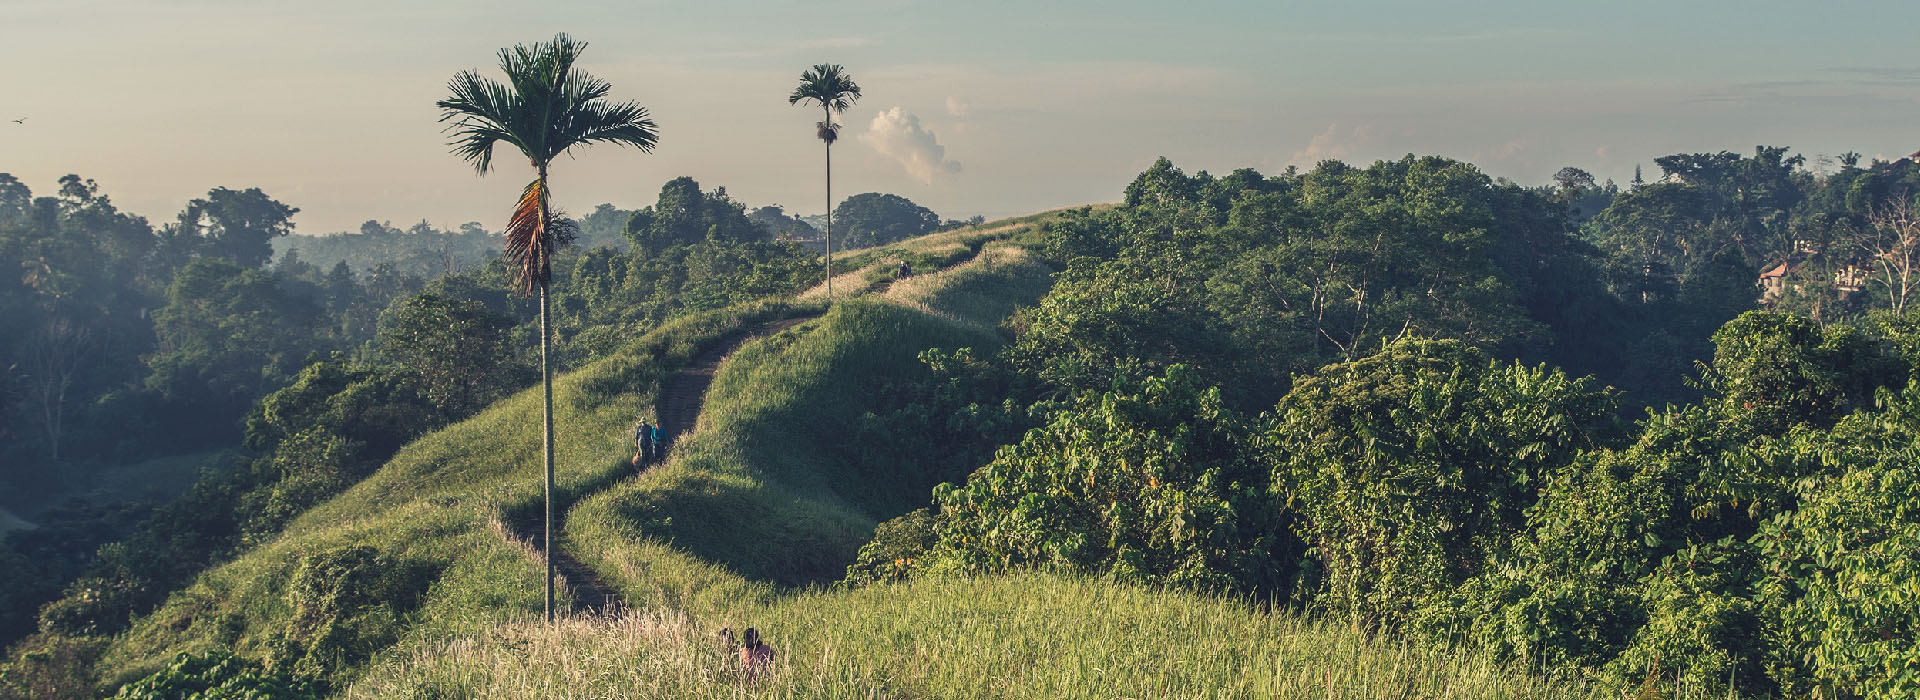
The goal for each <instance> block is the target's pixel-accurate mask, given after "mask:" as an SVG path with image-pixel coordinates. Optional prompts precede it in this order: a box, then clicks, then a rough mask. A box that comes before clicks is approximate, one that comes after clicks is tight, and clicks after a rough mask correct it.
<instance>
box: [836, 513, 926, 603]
mask: <svg viewBox="0 0 1920 700" xmlns="http://www.w3.org/2000/svg"><path fill="white" fill-rule="evenodd" d="M939 542H940V532H939V530H938V523H937V521H936V520H935V518H934V515H933V511H931V510H929V509H926V508H921V509H919V510H915V511H913V512H910V513H907V514H906V515H902V516H900V517H898V518H894V519H892V520H888V521H886V522H884V523H880V526H879V527H876V528H874V529H873V540H872V541H870V542H868V543H867V544H866V545H865V546H862V547H861V548H860V554H859V555H858V556H855V557H854V560H853V563H852V564H850V565H848V566H847V577H846V579H845V582H846V583H850V584H855V585H860V584H868V583H888V582H894V581H905V580H906V579H907V578H908V577H909V576H910V575H912V573H913V572H914V571H916V570H918V569H919V568H920V567H921V565H922V560H924V559H925V558H926V556H927V552H928V551H930V550H932V549H933V547H934V545H936V544H938V543H939Z"/></svg>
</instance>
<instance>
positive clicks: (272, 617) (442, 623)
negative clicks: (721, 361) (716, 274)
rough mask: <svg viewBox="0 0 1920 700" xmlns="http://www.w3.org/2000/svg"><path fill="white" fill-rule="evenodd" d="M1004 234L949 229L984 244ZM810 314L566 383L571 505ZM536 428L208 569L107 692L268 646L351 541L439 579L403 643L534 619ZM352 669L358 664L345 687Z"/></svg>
mask: <svg viewBox="0 0 1920 700" xmlns="http://www.w3.org/2000/svg"><path fill="white" fill-rule="evenodd" d="M1007 233H1008V232H1007V231H999V232H994V233H986V234H983V233H981V232H979V231H962V232H956V233H952V234H943V235H944V236H946V237H948V238H951V239H955V240H966V241H967V242H968V244H969V245H975V246H977V245H980V244H984V242H985V241H986V240H989V239H994V238H999V237H1003V236H1005V235H1007ZM949 244H951V241H946V242H943V243H942V245H949ZM905 247H906V248H912V249H917V248H918V247H919V244H917V243H908V244H905ZM968 252H969V253H970V252H971V251H968ZM948 262H951V260H949V261H948ZM934 264H940V261H934ZM813 310H817V307H809V306H807V305H806V304H804V303H800V304H797V305H796V303H793V302H781V301H765V302H759V303H756V304H749V305H743V306H739V307H734V308H730V309H725V310H721V311H715V312H709V313H705V314H697V315H693V316H689V317H686V318H682V319H678V320H676V321H673V322H670V323H668V324H666V325H664V326H663V327H661V328H660V329H658V330H656V331H655V332H653V333H649V334H648V335H647V336H645V337H644V338H641V339H638V340H636V342H634V343H633V344H632V345H630V346H628V347H626V348H623V349H622V350H620V351H618V352H616V353H614V354H613V355H611V356H609V357H606V358H602V359H600V360H597V361H595V362H592V363H590V364H588V365H587V366H585V367H582V368H581V369H580V370H578V371H575V372H571V373H568V374H565V375H563V376H560V377H558V378H557V379H556V381H555V386H554V396H555V409H556V415H555V429H556V431H557V432H558V433H559V435H560V440H559V441H558V442H557V445H556V465H555V469H556V480H557V488H558V490H559V496H560V500H561V502H562V503H563V504H564V503H571V502H573V501H575V500H577V499H578V498H579V497H580V496H582V495H584V494H588V493H592V492H596V491H599V490H602V489H604V488H606V487H607V486H608V485H610V484H612V483H614V482H616V481H618V480H619V479H620V478H622V477H624V476H625V475H627V474H628V473H629V471H628V469H629V467H628V466H627V464H626V460H625V457H626V456H627V455H628V454H629V452H630V447H629V446H628V444H627V440H628V439H629V438H628V432H627V428H628V426H629V425H630V424H631V421H632V420H633V416H634V415H635V413H636V412H637V411H638V410H639V409H640V407H642V406H646V405H650V404H652V403H654V401H655V399H656V397H657V393H658V391H659V386H660V382H661V380H662V378H664V377H665V376H666V375H667V373H669V372H671V371H673V370H674V369H676V368H677V367H679V366H681V365H683V364H685V363H686V362H687V361H688V360H689V359H690V358H692V357H694V356H695V355H697V354H699V353H700V352H701V351H702V350H704V349H705V348H706V347H709V346H711V345H712V344H714V343H716V342H719V341H720V340H721V339H723V338H725V337H727V336H729V335H732V334H734V333H737V332H740V331H742V330H744V329H747V328H750V327H753V326H757V325H760V324H762V323H764V322H767V321H770V320H775V319H779V318H785V317H790V316H794V315H801V314H804V313H807V312H809V311H813ZM539 432H540V395H539V390H538V389H537V388H535V389H530V390H528V391H525V392H522V393H520V394H517V395H515V396H513V397H511V398H509V399H506V400H504V401H501V402H499V403H497V404H495V405H494V406H491V407H489V408H488V409H487V410H486V411H483V412H482V413H480V414H479V415H476V416H474V417H473V418H471V419H469V420H466V421H463V422H461V423H458V424H455V425H452V426H449V427H447V428H445V429H443V430H440V431H437V432H435V433H432V434H429V435H427V436H424V437H422V438H420V439H419V440H417V441H415V442H414V443H412V444H410V445H408V446H407V447H406V448H404V449H402V450H401V452H400V453H399V454H397V455H395V457H394V458H393V459H392V460H390V461H389V463H388V464H386V465H384V466H383V467H382V468H381V469H380V470H379V471H378V472H376V473H375V474H374V475H372V476H371V477H369V478H367V479H366V480H364V481H362V482H361V483H359V484H357V485H355V486H354V487H353V488H352V489H349V490H348V491H347V492H346V493H343V494H341V495H340V496H339V497H336V498H334V499H332V500H330V501H328V502H326V503H324V504H322V505H320V506H317V507H315V508H313V509H312V510H310V511H308V512H307V513H305V514H303V515H302V516H301V517H300V518H299V519H297V520H296V521H295V522H294V523H292V524H291V525H290V526H289V527H288V528H287V529H286V534H285V535H283V536H281V537H279V538H277V539H275V540H274V541H271V542H269V543H266V544H264V545H261V546H259V547H257V548H255V549H254V550H251V551H249V552H247V553H246V554H244V555H242V556H240V557H239V558H237V559H235V560H234V561H231V562H227V563H225V564H222V565H219V566H216V567H214V568H212V569H209V570H208V571H207V572H205V573H203V574H202V575H201V576H200V577H199V578H198V579H197V580H196V581H195V582H194V583H193V584H192V585H190V586H189V587H187V588H186V589H183V590H181V591H178V592H176V593H175V594H173V595H172V596H171V597H170V598H169V599H168V601H167V602H166V603H165V604H164V605H163V606H162V607H161V608H160V609H158V610H156V611H155V612H154V613H152V614H150V615H148V616H146V617H144V618H142V619H140V620H137V621H136V622H135V625H134V627H133V629H132V630H130V631H129V632H127V633H126V634H124V635H122V636H120V637H118V638H116V639H115V640H114V641H113V643H112V644H111V646H110V647H109V649H108V650H107V652H106V655H105V657H104V658H103V660H102V662H101V664H100V665H99V667H98V669H97V670H98V671H99V672H100V674H101V676H102V678H103V682H104V686H105V687H107V688H109V689H110V688H112V687H114V686H117V685H119V684H121V683H124V682H126V681H129V680H132V679H134V678H138V677H140V676H143V675H145V674H147V673H150V672H152V671H154V670H156V669H158V668H159V667H161V666H163V665H164V664H165V663H166V662H167V661H169V660H170V659H171V658H172V657H173V656H174V655H176V654H178V653H181V652H202V651H206V650H209V649H212V648H219V647H225V648H231V649H233V650H235V651H237V652H239V653H240V654H242V655H247V656H255V657H259V656H263V655H265V654H266V652H267V650H268V649H269V648H270V647H271V645H272V644H274V637H275V635H276V634H279V633H280V632H281V631H282V630H284V629H285V628H286V626H287V624H288V622H289V620H290V618H291V617H292V616H293V615H294V612H295V611H294V610H293V607H292V605H291V604H290V603H289V601H288V600H287V597H288V596H287V593H286V590H287V587H288V584H289V582H290V581H291V579H292V578H293V575H294V572H295V571H296V570H297V569H298V567H299V566H300V562H301V561H302V559H303V558H304V557H307V556H309V555H311V554H312V553H315V552H318V551H323V550H327V549H333V548H338V547H343V546H347V545H368V546H372V547H374V548H375V549H377V550H378V551H379V552H380V553H381V554H383V555H386V556H387V557H389V558H391V559H393V560H397V561H403V562H407V563H410V564H414V565H418V566H422V567H424V568H426V569H427V570H429V571H430V572H431V576H430V577H429V578H428V579H427V583H426V585H427V586H428V588H427V589H426V590H425V591H424V594H423V595H421V596H420V602H419V604H418V607H416V608H414V609H411V610H408V611H405V612H404V614H403V615H402V617H403V619H400V620H398V621H397V625H396V627H397V628H398V629H401V630H403V631H404V632H403V635H402V637H401V638H400V639H399V640H397V641H398V642H400V643H401V644H415V643H420V642H422V641H424V640H435V639H445V638H449V637H457V636H463V635H474V634H484V633H486V631H488V630H491V629H494V628H496V627H498V626H500V625H502V624H506V623H508V622H511V621H515V620H521V619H525V618H528V617H531V616H535V615H537V614H538V612H539V611H540V609H541V605H542V601H541V598H542V595H543V590H544V589H543V588H542V587H541V578H542V570H541V568H540V566H539V565H538V563H537V561H536V560H535V559H534V558H532V557H529V552H528V551H526V550H524V549H523V548H521V547H518V546H516V545H514V544H512V543H510V542H508V541H507V540H506V539H505V538H503V537H502V536H501V534H500V533H499V532H498V531H497V529H496V527H495V525H496V523H498V522H499V521H500V519H501V518H502V517H504V516H505V515H506V514H513V513H521V512H527V511H531V510H534V509H537V508H538V507H539V505H540V503H541V496H542V494H541V486H540V484H541V479H540V469H541V466H540V459H539V450H540V441H539ZM871 527H872V523H871V522H870V521H866V520H859V521H851V522H850V525H849V527H847V528H843V533H842V534H841V536H840V537H841V538H840V540H838V541H837V542H836V544H835V546H836V547H839V548H840V549H845V548H846V547H857V546H858V545H859V544H860V542H861V541H863V539H861V538H862V537H863V535H862V534H860V533H864V532H866V531H868V530H870V529H871ZM835 551H838V550H835ZM661 554H662V558H663V559H668V560H674V559H676V558H677V559H678V560H685V561H683V562H682V565H681V566H678V567H677V568H676V571H677V572H678V573H679V574H680V575H686V576H698V575H703V574H702V572H706V573H707V574H712V576H710V578H711V579H712V581H710V582H708V583H706V584H702V585H698V586H694V585H688V586H684V587H685V588H687V589H690V590H703V591H715V592H716V593H713V594H711V595H718V593H717V592H718V591H724V590H727V588H726V587H727V586H732V587H755V586H756V584H748V583H746V582H745V580H744V579H741V578H740V577H738V576H735V575H732V574H731V573H726V574H725V575H719V572H721V570H720V569H719V568H718V567H715V566H712V565H708V564H704V563H701V562H698V561H697V560H692V559H691V558H690V557H687V556H686V555H685V554H684V553H681V552H679V551H677V550H675V551H663V552H662V553H661ZM840 565H841V566H843V565H844V564H840ZM821 570H822V571H824V570H825V569H821ZM834 573H835V574H837V570H836V571H835V572H834ZM759 588H760V589H761V590H764V591H769V592H770V590H771V589H768V588H765V587H764V585H759ZM563 595H564V593H563ZM727 597H728V598H729V599H733V598H737V596H727ZM562 602H563V604H564V603H566V602H567V601H562ZM353 675H355V674H354V673H353V672H351V670H350V672H349V673H347V674H345V675H343V676H342V677H341V678H339V680H350V679H351V678H352V676H353Z"/></svg>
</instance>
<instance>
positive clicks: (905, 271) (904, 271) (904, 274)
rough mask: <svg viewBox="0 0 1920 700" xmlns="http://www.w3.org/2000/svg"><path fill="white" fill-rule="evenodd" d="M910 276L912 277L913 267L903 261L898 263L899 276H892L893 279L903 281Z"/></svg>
mask: <svg viewBox="0 0 1920 700" xmlns="http://www.w3.org/2000/svg"><path fill="white" fill-rule="evenodd" d="M912 276H913V265H912V264H910V263H908V262H907V261H905V260H902V261H900V274H898V275H894V279H896V280H903V279H906V278H908V277H912Z"/></svg>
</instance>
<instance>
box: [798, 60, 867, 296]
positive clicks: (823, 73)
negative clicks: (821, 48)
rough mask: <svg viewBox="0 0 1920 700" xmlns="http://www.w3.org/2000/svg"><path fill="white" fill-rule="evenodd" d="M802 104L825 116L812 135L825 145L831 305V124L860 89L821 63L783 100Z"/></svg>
mask: <svg viewBox="0 0 1920 700" xmlns="http://www.w3.org/2000/svg"><path fill="white" fill-rule="evenodd" d="M806 100H813V101H814V102H817V103H819V104H820V109H822V110H824V111H825V112H826V116H825V118H824V119H821V120H820V123H819V124H817V125H815V126H816V127H817V128H816V130H815V131H814V134H815V135H817V136H819V137H820V140H821V141H825V142H826V143H827V301H829V302H831V301H833V142H834V141H836V140H838V139H839V138H840V125H839V124H835V123H833V115H834V114H835V113H842V112H846V111H847V108H848V107H852V106H853V103H855V102H859V101H860V86H859V85H856V84H854V82H853V76H850V75H847V71H846V69H844V68H841V67H840V66H838V65H834V64H831V63H822V64H820V65H817V66H814V67H813V68H812V69H810V70H807V71H805V72H802V73H801V74H800V87H797V88H794V89H793V94H792V95H791V96H789V97H787V104H790V105H797V104H800V103H801V102H803V101H806Z"/></svg>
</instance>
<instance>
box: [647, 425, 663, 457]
mask: <svg viewBox="0 0 1920 700" xmlns="http://www.w3.org/2000/svg"><path fill="white" fill-rule="evenodd" d="M650 428H651V430H652V431H653V439H652V441H651V442H652V443H653V458H654V459H656V460H660V461H663V462H664V461H666V459H667V436H666V434H665V433H662V432H660V426H657V425H655V426H650Z"/></svg>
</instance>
